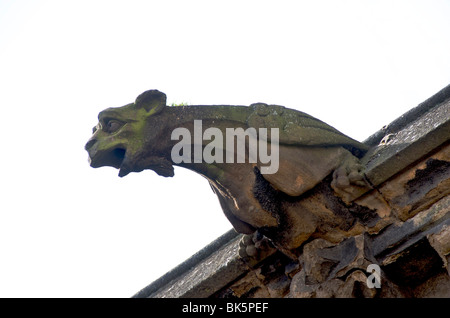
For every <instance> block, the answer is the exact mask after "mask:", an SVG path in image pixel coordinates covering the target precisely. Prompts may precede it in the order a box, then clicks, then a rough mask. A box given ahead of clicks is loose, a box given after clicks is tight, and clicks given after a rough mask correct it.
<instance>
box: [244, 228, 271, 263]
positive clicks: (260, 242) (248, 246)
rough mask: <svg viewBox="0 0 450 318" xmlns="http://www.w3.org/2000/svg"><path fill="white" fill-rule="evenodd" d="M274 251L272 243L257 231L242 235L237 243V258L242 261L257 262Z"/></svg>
mask: <svg viewBox="0 0 450 318" xmlns="http://www.w3.org/2000/svg"><path fill="white" fill-rule="evenodd" d="M274 250H275V247H274V246H273V244H272V242H271V241H270V240H269V239H268V238H267V237H265V236H264V235H262V234H261V233H260V232H259V231H255V232H254V233H253V234H248V235H244V236H243V237H242V239H241V241H240V242H239V252H238V253H239V256H240V257H241V258H243V259H244V260H247V261H250V260H252V261H253V262H255V261H259V260H260V259H262V258H264V257H265V256H266V255H268V254H271V253H272V252H273V251H274Z"/></svg>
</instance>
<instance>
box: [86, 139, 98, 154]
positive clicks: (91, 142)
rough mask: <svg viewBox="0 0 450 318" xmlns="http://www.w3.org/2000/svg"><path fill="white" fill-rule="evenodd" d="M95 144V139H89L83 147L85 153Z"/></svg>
mask: <svg viewBox="0 0 450 318" xmlns="http://www.w3.org/2000/svg"><path fill="white" fill-rule="evenodd" d="M96 142H97V139H95V138H91V139H89V141H88V142H87V143H86V145H85V146H84V149H86V150H87V151H89V149H91V148H92V146H93V145H94V144H95V143H96Z"/></svg>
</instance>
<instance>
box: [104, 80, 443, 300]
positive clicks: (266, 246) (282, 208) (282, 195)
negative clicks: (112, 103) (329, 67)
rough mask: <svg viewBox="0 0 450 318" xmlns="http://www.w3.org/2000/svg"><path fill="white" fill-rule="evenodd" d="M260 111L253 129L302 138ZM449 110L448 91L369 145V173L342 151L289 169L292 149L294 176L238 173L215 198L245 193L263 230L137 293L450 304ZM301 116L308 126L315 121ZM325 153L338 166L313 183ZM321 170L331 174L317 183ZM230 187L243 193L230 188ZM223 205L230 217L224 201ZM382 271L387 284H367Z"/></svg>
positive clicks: (269, 110) (271, 109) (275, 109)
mask: <svg viewBox="0 0 450 318" xmlns="http://www.w3.org/2000/svg"><path fill="white" fill-rule="evenodd" d="M153 106H155V105H153ZM153 106H152V107H153ZM152 107H150V108H151V109H153V108H152ZM155 107H156V106H155ZM252 109H253V111H254V113H252V115H251V116H250V117H251V120H249V119H247V123H248V122H250V121H251V122H252V123H256V124H258V125H259V126H258V127H263V126H267V127H277V126H279V127H281V126H283V127H284V126H289V127H285V128H286V129H284V131H283V134H285V136H284V137H283V138H285V141H286V144H289V143H292V142H294V143H295V141H294V139H295V138H297V137H298V136H301V135H302V134H301V133H300V132H299V130H298V129H297V128H295V125H291V124H289V122H290V119H291V117H292V116H293V115H294V113H292V112H290V111H287V110H286V109H285V108H283V107H280V106H274V105H265V104H257V105H253V106H252ZM449 109H450V86H448V87H447V88H446V89H444V90H443V91H441V92H440V93H438V94H437V96H434V97H432V98H430V99H429V100H428V101H426V102H425V103H424V104H423V105H419V107H418V108H415V109H413V110H411V111H410V112H408V113H407V114H405V115H404V116H402V117H401V118H399V119H398V120H396V121H394V123H392V124H391V125H389V126H388V127H387V128H386V129H384V130H382V131H380V132H379V133H377V134H375V135H374V136H373V137H371V138H369V139H368V141H367V143H368V145H370V146H371V147H372V148H371V149H369V152H368V153H367V155H366V156H365V157H364V158H362V164H363V165H364V166H363V167H362V168H361V166H358V162H356V161H354V162H353V164H349V165H348V166H347V165H346V163H349V162H351V161H352V160H354V158H355V157H347V159H345V160H344V161H340V160H339V159H342V158H343V157H340V155H341V154H346V152H345V151H343V150H342V149H341V150H339V151H335V150H333V151H331V152H327V153H325V152H321V151H319V152H320V153H319V154H314V151H312V152H311V151H307V152H303V153H302V154H308V156H309V160H310V161H311V160H312V162H310V161H308V160H301V161H291V160H290V159H289V158H292V157H294V154H297V153H296V152H295V151H294V152H292V153H291V155H292V156H291V155H289V156H286V157H285V158H284V159H283V160H284V161H283V160H282V161H283V163H281V166H283V167H284V168H286V170H284V171H283V173H281V174H280V175H278V176H273V178H271V177H267V178H266V177H265V176H263V175H262V174H261V173H260V171H259V170H252V171H251V173H250V172H249V171H250V170H248V169H246V168H244V169H241V168H236V169H235V171H233V172H232V173H235V175H232V174H230V175H227V176H225V177H224V179H221V181H220V182H222V183H223V184H224V187H223V188H220V189H219V188H216V190H217V191H222V193H221V195H222V196H223V195H224V194H226V195H229V196H230V197H233V198H238V194H236V193H237V191H238V190H240V191H241V192H243V194H239V195H241V196H242V195H243V196H247V197H249V196H253V199H254V200H255V202H257V203H258V204H259V207H258V209H260V210H261V211H264V213H265V214H264V213H263V214H262V216H261V217H260V218H259V219H258V220H259V221H257V220H256V219H253V221H255V222H256V223H251V222H250V223H251V224H253V227H254V228H258V232H257V233H256V234H254V235H251V236H239V237H233V238H230V239H228V240H226V241H223V242H222V244H221V245H220V246H217V248H215V249H214V250H213V251H211V252H210V253H208V254H207V255H205V256H204V257H201V258H199V259H198V261H197V262H194V263H193V264H191V265H192V266H191V265H189V266H185V268H184V270H181V271H180V272H179V273H177V275H175V276H171V277H170V279H167V280H165V281H164V283H162V284H161V283H158V284H156V286H153V287H151V288H148V289H147V292H143V293H141V294H140V296H144V297H239V298H246V297H249V298H251V297H369V298H370V297H450V294H449V293H450V278H449V277H450V276H449V275H450V266H449V260H450V230H449V229H450V196H449V195H448V194H449V192H450V190H449V189H450V184H449V182H450V165H449V162H450V156H449V153H450V144H449V141H448V140H449V137H450V132H449V120H450V113H449ZM193 111H194V112H201V109H200V108H196V107H194V109H193ZM208 111H209V110H208ZM221 111H223V112H225V113H224V114H222V115H220V116H219V117H220V119H224V118H226V116H228V115H227V114H228V113H227V112H229V111H230V109H229V108H228V107H226V106H223V108H221ZM285 112H286V113H285ZM275 113H276V114H278V115H282V114H284V115H283V116H284V117H282V118H278V117H277V116H275V115H276V114H275ZM216 119H219V118H216ZM295 120H297V121H298V122H297V124H298V123H303V124H307V125H308V122H309V123H310V118H309V117H307V116H305V117H302V116H300V117H299V118H297V119H295ZM280 123H282V125H281V126H280ZM256 124H255V125H256ZM321 127H322V128H323V127H324V126H321ZM287 132H291V133H292V134H294V135H295V134H297V135H295V136H297V137H295V136H294V137H293V138H294V139H292V138H291V137H289V134H286V133H287ZM305 136H307V137H308V138H311V136H313V133H312V132H308V133H307V134H305ZM328 136H329V135H328ZM289 138H291V139H289ZM305 140H306V139H305ZM305 140H303V141H302V142H305ZM322 146H323V145H322ZM295 147H296V148H301V147H302V146H299V145H296V146H295ZM325 154H326V155H327V156H328V155H330V157H329V158H334V159H336V158H337V160H338V161H340V165H339V167H334V168H333V169H331V170H327V171H325V170H323V169H321V168H320V165H318V166H315V168H312V171H314V170H315V169H316V168H317V167H319V169H318V170H316V171H315V172H314V173H313V174H312V175H315V177H312V176H308V172H304V170H307V168H308V166H309V164H311V163H314V161H316V160H319V158H320V156H321V155H325ZM333 156H334V157H333ZM286 158H287V159H286ZM348 158H350V159H351V160H348ZM334 159H333V160H334ZM114 162H115V161H114V160H112V159H111V163H114ZM152 162H153V161H152ZM323 162H327V161H326V160H325V161H323ZM163 166H164V164H162V167H163ZM164 169H165V168H163V171H162V172H161V171H160V172H161V173H164V171H166V170H164ZM300 170H301V171H303V172H299V171H300ZM215 171H216V172H217V170H215ZM318 172H319V173H318ZM320 172H323V173H324V174H323V175H321V177H320V178H317V176H318V175H319V174H320ZM246 173H247V174H246ZM299 176H300V179H309V180H316V181H318V182H317V183H316V184H314V186H313V187H310V188H308V187H306V188H305V187H304V185H305V184H304V183H302V182H300V183H299V184H295V182H296V181H295V180H296V177H299ZM222 177H223V176H222ZM229 177H234V178H235V180H237V181H238V183H239V186H241V188H239V186H237V184H238V183H233V182H234V181H232V182H231V183H227V178H229ZM248 180H250V181H251V182H250V183H246V181H248ZM286 180H289V182H287V181H286ZM283 183H284V185H283V187H282V188H280V187H278V186H277V185H280V184H283ZM346 184H348V185H349V187H347V186H346ZM233 187H235V188H233ZM302 187H303V188H302ZM230 188H233V189H234V190H233V191H236V193H234V192H233V193H234V194H233V193H232V192H227V190H226V189H230ZM242 189H244V190H242ZM249 189H250V190H249ZM299 189H301V191H300V192H301V193H296V191H297V190H299ZM302 191H303V192H302ZM221 195H218V196H219V198H221ZM238 201H239V200H238ZM221 203H222V207H225V208H224V211H225V212H226V207H227V203H226V202H225V203H224V202H221ZM240 204H241V203H240V202H238V206H241V207H242V206H243V205H240ZM258 209H256V210H251V209H249V210H248V211H247V210H245V209H244V210H241V211H237V212H236V211H234V212H233V213H235V214H232V215H231V216H230V215H229V217H231V219H233V217H237V218H238V219H239V220H241V221H242V220H244V222H245V220H249V219H245V218H246V217H249V218H250V219H252V218H253V217H255V216H256V215H257V214H258V213H259V211H260V210H258ZM226 213H227V212H226ZM240 213H242V214H240ZM246 213H247V214H248V215H246ZM265 217H267V218H268V219H267V220H269V219H270V218H274V219H275V221H276V225H275V226H269V225H267V226H261V224H263V223H264V222H266V221H267V220H266V221H262V223H257V222H260V221H261V220H264V219H265ZM253 221H252V222H253ZM267 222H269V221H267ZM250 223H248V224H250ZM238 224H239V222H238ZM255 224H256V226H255ZM258 224H259V225H258ZM267 224H269V223H267ZM263 235H264V236H263ZM373 266H378V267H373ZM374 268H375V269H374ZM376 268H379V271H380V273H379V274H380V280H379V282H380V285H379V286H378V287H379V288H378V287H377V286H373V284H372V285H371V284H370V282H372V283H373V282H374V279H375V278H376V277H377V275H375V274H374V273H376V271H377V270H376ZM373 270H375V272H372V271H373ZM374 275H375V276H374ZM375 281H377V280H376V279H375ZM149 291H151V292H149Z"/></svg>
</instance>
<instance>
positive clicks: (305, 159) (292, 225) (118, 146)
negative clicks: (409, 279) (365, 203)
mask: <svg viewBox="0 0 450 318" xmlns="http://www.w3.org/2000/svg"><path fill="white" fill-rule="evenodd" d="M98 119H99V123H98V125H97V126H96V127H94V131H93V136H92V138H91V139H90V140H89V141H88V142H87V144H86V147H85V148H86V150H87V151H88V153H89V160H90V165H91V166H92V167H94V168H97V167H101V166H112V167H115V168H117V169H119V176H121V177H124V176H126V175H127V174H129V173H130V172H140V171H142V170H144V169H151V170H154V171H155V172H156V173H157V174H159V175H161V176H164V177H172V176H173V175H174V169H173V166H174V165H178V166H182V167H185V168H188V169H191V170H193V171H195V172H197V173H199V174H201V175H202V176H204V177H205V178H207V179H208V181H209V182H210V184H211V187H212V189H213V191H214V192H215V194H216V195H217V196H218V198H219V201H220V204H221V207H222V209H223V211H224V213H225V215H226V216H227V218H228V219H229V220H230V222H231V223H232V225H233V227H234V228H235V229H236V231H238V232H240V233H245V234H251V233H253V232H255V231H256V230H258V231H259V232H260V233H262V234H264V235H266V236H267V237H269V238H270V239H272V240H273V241H274V242H275V243H276V244H277V246H279V247H280V248H282V249H285V250H286V251H287V250H291V249H293V248H296V247H298V246H300V244H301V243H303V242H304V241H306V240H307V239H308V238H309V237H310V236H311V235H317V236H320V237H325V238H326V239H331V240H332V241H339V240H341V239H342V237H343V236H345V233H346V232H348V231H355V230H356V231H359V230H358V229H355V227H358V226H359V224H360V225H361V226H366V225H368V224H369V223H370V222H371V220H372V218H371V217H372V216H371V215H370V214H371V211H370V210H368V209H367V208H364V207H360V206H357V205H355V204H354V203H352V198H353V197H354V196H355V195H358V194H360V193H363V192H366V191H368V189H369V188H370V186H369V184H368V183H367V182H366V181H365V179H364V174H363V168H362V165H361V164H360V162H359V158H361V157H362V156H363V155H364V154H365V153H366V151H367V149H368V148H367V146H366V145H364V144H362V143H360V142H358V141H355V140H353V139H351V138H350V137H347V136H345V135H344V134H342V133H340V132H339V131H337V130H336V129H334V128H333V127H331V126H329V125H327V124H326V123H324V122H322V121H320V120H318V119H316V118H314V117H312V116H310V115H308V114H305V113H303V112H300V111H297V110H293V109H289V108H285V107H283V106H277V105H267V104H263V103H257V104H253V105H250V106H248V107H247V106H225V105H214V106H177V107H174V106H172V107H170V106H167V105H166V95H165V94H164V93H162V92H159V91H157V90H150V91H146V92H144V93H142V94H141V95H139V96H138V97H137V98H136V101H135V102H134V103H131V104H128V105H125V106H123V107H118V108H108V109H106V110H104V111H102V112H100V114H99V116H98ZM230 129H231V130H232V131H234V132H236V131H238V130H237V129H241V130H240V132H242V131H243V132H244V133H245V134H247V135H244V138H245V146H244V147H245V148H242V149H245V150H244V151H243V154H241V158H238V155H239V153H238V152H239V149H237V148H238V147H239V140H236V143H235V144H236V145H234V146H233V149H231V151H230V149H229V148H228V147H226V146H229V142H230V141H229V135H228V133H229V132H230ZM252 129H253V130H252ZM180 131H181V132H182V133H184V132H186V133H187V135H188V136H191V138H189V139H188V138H184V139H183V140H181V141H180V137H181V135H177V134H175V136H174V132H180ZM252 132H256V135H255V134H253V135H252ZM258 133H259V135H258ZM211 134H214V136H215V138H212V137H211ZM218 136H222V137H224V139H225V137H227V138H228V139H227V140H218V139H219V138H218ZM233 138H234V137H233ZM252 138H253V140H254V141H255V143H253V144H252V143H251V139H252ZM212 139H214V140H212ZM274 141H276V142H274ZM232 142H233V141H232ZM252 145H253V146H254V145H256V146H255V147H259V149H258V150H259V152H257V153H256V154H254V156H253V158H251V156H252V153H251V150H252V149H251V147H252ZM261 147H266V148H265V149H264V153H261V150H262V148H261ZM211 148H214V149H213V150H212V149H211ZM174 149H178V152H177V154H178V153H179V152H180V151H182V152H183V154H182V159H184V160H182V161H180V160H174V159H173V154H174ZM255 149H256V148H255ZM234 150H236V151H234ZM196 151H197V152H196ZM233 151H234V152H233ZM199 153H200V156H201V155H202V154H203V155H206V154H209V155H210V158H209V162H206V161H208V160H202V159H203V158H196V156H197V155H198V154H199ZM230 153H231V154H230ZM269 153H270V155H271V156H272V157H268V154H269ZM275 155H276V158H275ZM211 156H212V158H213V159H216V160H211ZM197 157H198V156H197ZM267 158H269V159H273V162H268V160H267ZM199 159H200V160H199ZM175 161H177V162H175ZM269 165H271V166H269ZM271 168H272V170H271V171H270V169H271ZM324 197H326V199H325V201H324ZM323 202H326V204H325V205H324V204H323ZM372 214H373V213H372ZM368 215H369V216H368ZM357 224H358V225H357Z"/></svg>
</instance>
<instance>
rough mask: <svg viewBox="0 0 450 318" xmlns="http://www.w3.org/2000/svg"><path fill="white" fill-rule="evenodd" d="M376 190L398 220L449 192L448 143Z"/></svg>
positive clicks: (408, 216)
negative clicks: (394, 212)
mask: <svg viewBox="0 0 450 318" xmlns="http://www.w3.org/2000/svg"><path fill="white" fill-rule="evenodd" d="M449 136H450V134H449ZM378 190H379V191H380V193H381V194H382V196H383V198H384V199H385V200H386V201H387V202H388V204H389V206H390V207H391V208H393V209H394V211H396V213H397V215H398V217H399V219H400V220H402V221H405V220H407V219H409V218H410V217H412V216H414V215H415V214H416V213H417V212H419V211H421V210H423V209H424V208H427V207H428V206H430V205H431V204H433V203H434V202H436V201H438V200H439V199H440V198H442V197H445V196H447V195H448V194H449V193H450V144H449V143H447V145H445V146H443V147H442V148H440V149H439V150H438V151H437V152H436V153H434V154H433V155H432V156H430V157H427V158H424V159H423V160H421V161H419V162H418V163H416V164H414V165H412V166H410V167H408V168H407V169H406V170H405V171H403V172H402V173H401V174H398V175H397V176H394V177H393V178H391V179H390V180H389V182H386V183H384V184H383V185H381V186H380V187H378Z"/></svg>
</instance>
